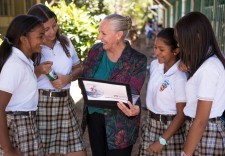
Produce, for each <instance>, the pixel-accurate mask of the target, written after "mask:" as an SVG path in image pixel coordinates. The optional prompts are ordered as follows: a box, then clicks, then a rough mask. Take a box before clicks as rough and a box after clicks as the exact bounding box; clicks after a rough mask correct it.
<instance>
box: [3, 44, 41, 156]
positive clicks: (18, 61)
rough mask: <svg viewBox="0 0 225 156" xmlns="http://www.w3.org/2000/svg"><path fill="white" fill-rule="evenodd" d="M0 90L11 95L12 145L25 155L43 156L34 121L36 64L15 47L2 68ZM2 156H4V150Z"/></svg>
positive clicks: (9, 120)
mask: <svg viewBox="0 0 225 156" xmlns="http://www.w3.org/2000/svg"><path fill="white" fill-rule="evenodd" d="M28 84H29V85H28ZM0 90H2V91H4V92H8V93H10V94H12V97H11V99H10V101H9V103H8V105H7V107H6V110H5V111H6V114H7V126H8V130H9V138H10V141H11V144H12V146H13V147H15V148H18V149H19V151H20V152H21V153H22V154H23V155H24V156H30V155H32V156H38V155H43V150H42V145H41V139H40V136H39V134H38V130H37V126H36V120H35V119H36V115H35V114H36V110H37V105H38V89H37V78H36V76H35V74H34V67H33V62H32V61H31V60H30V59H28V58H27V57H26V56H25V55H24V53H23V52H22V51H20V50H19V49H17V48H15V47H12V54H11V55H10V57H9V58H8V60H7V61H6V63H5V64H4V66H3V68H2V71H1V74H0ZM0 155H4V152H3V150H2V148H1V147H0Z"/></svg>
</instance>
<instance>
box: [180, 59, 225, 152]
mask: <svg viewBox="0 0 225 156" xmlns="http://www.w3.org/2000/svg"><path fill="white" fill-rule="evenodd" d="M186 94H187V97H188V99H187V104H186V106H185V108H184V114H185V115H186V116H187V119H188V120H187V121H186V135H187V134H188V131H189V129H190V127H191V124H192V122H193V120H194V118H195V116H196V109H197V103H198V100H203V101H213V102H212V108H211V111H210V116H209V120H208V124H207V126H206V129H205V131H204V133H203V136H202V138H201V140H200V142H199V143H198V145H197V147H196V149H195V152H194V153H193V156H195V155H207V156H214V155H225V141H224V140H225V128H224V121H222V119H220V116H221V115H222V114H223V112H224V110H225V96H224V95H225V70H224V67H223V65H222V63H221V62H220V60H219V59H218V58H217V57H216V56H215V55H214V56H212V57H210V58H208V59H207V60H206V61H205V62H204V63H203V64H202V65H201V66H200V67H199V69H198V70H197V71H196V72H195V74H194V75H193V76H192V77H191V78H190V79H189V80H188V82H187V84H186Z"/></svg>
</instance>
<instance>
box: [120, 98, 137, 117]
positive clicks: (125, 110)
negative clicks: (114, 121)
mask: <svg viewBox="0 0 225 156" xmlns="http://www.w3.org/2000/svg"><path fill="white" fill-rule="evenodd" d="M127 104H128V106H129V108H128V107H127V106H126V105H125V104H123V103H122V102H120V101H119V102H118V103H117V106H118V107H119V109H120V110H121V111H122V112H123V113H124V114H126V115H127V116H136V115H138V114H139V112H140V108H139V106H136V105H132V104H131V103H130V102H129V101H128V102H127Z"/></svg>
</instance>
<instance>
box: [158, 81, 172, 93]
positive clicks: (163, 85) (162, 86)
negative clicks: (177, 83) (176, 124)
mask: <svg viewBox="0 0 225 156" xmlns="http://www.w3.org/2000/svg"><path fill="white" fill-rule="evenodd" d="M169 84H170V83H169V80H164V81H163V83H162V85H161V86H160V89H159V90H160V91H161V92H162V91H163V90H164V89H166V88H167V86H169Z"/></svg>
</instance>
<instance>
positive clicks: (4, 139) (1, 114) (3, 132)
mask: <svg viewBox="0 0 225 156" xmlns="http://www.w3.org/2000/svg"><path fill="white" fill-rule="evenodd" d="M0 123H1V126H0V144H1V147H2V149H3V150H4V151H5V152H6V151H10V150H11V149H12V144H11V142H10V139H9V131H8V127H7V120H6V113H5V110H2V109H1V111H0Z"/></svg>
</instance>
